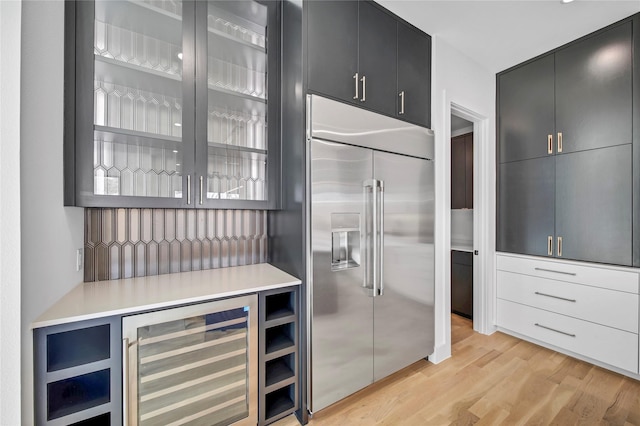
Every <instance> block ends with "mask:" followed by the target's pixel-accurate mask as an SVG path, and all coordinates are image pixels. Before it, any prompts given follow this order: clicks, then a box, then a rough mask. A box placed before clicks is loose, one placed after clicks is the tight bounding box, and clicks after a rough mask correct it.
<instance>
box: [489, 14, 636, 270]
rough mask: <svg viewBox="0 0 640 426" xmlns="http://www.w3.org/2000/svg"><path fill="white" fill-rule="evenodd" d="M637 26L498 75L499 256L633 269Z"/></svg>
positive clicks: (615, 29) (582, 41)
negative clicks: (634, 38)
mask: <svg viewBox="0 0 640 426" xmlns="http://www.w3.org/2000/svg"><path fill="white" fill-rule="evenodd" d="M632 24H633V22H632V20H626V21H624V22H622V23H619V24H615V25H613V26H611V27H609V28H607V29H605V30H601V31H599V32H596V33H594V34H592V35H589V36H587V37H585V38H583V39H580V40H578V41H576V42H574V43H571V44H569V45H567V46H565V47H563V48H561V49H558V50H556V51H555V52H552V53H550V54H545V55H544V56H542V57H540V58H538V59H535V60H533V61H530V62H527V63H525V64H523V65H522V66H518V67H516V68H514V69H512V70H508V71H506V72H503V73H501V74H499V75H498V78H497V82H498V101H499V104H498V127H499V131H498V136H499V139H498V141H499V142H498V143H499V147H498V161H499V164H498V209H497V210H498V223H497V249H498V251H505V252H513V253H522V254H531V255H540V256H553V257H558V258H565V259H572V260H582V261H592V262H602V263H611V264H618V265H626V266H631V265H632V264H633V259H632V253H633V241H634V238H633V229H632V219H633V218H632V216H633V209H634V207H633V206H632V200H633V197H632V183H633V173H634V172H633V150H632V142H633V140H632V131H633V124H632V111H633V93H634V88H633V85H632V75H633V67H632V52H633V43H632ZM636 72H637V70H636Z"/></svg>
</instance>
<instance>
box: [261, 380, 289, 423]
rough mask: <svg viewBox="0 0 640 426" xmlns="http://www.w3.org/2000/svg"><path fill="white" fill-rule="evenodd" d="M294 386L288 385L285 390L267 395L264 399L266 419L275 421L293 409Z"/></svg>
mask: <svg viewBox="0 0 640 426" xmlns="http://www.w3.org/2000/svg"><path fill="white" fill-rule="evenodd" d="M295 399H296V395H295V386H294V385H289V386H287V387H285V388H282V389H278V390H276V391H273V392H271V393H268V394H267V395H266V397H265V405H266V416H265V417H266V419H267V421H269V420H270V419H273V420H275V419H276V418H280V417H281V415H284V414H285V413H288V412H290V411H291V410H292V409H293V408H294V407H295V405H296V404H295Z"/></svg>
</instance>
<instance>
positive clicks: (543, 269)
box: [533, 268, 576, 277]
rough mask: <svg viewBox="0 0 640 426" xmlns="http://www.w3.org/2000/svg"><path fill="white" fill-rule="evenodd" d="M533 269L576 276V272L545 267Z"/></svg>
mask: <svg viewBox="0 0 640 426" xmlns="http://www.w3.org/2000/svg"><path fill="white" fill-rule="evenodd" d="M533 269H534V270H536V271H544V272H553V273H554V274H563V275H571V276H573V277H575V276H576V273H575V272H564V271H554V270H553V269H545V268H533Z"/></svg>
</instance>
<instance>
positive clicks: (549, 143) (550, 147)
mask: <svg viewBox="0 0 640 426" xmlns="http://www.w3.org/2000/svg"><path fill="white" fill-rule="evenodd" d="M547 154H553V135H548V136H547Z"/></svg>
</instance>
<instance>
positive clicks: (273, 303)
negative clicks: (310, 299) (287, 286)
mask: <svg viewBox="0 0 640 426" xmlns="http://www.w3.org/2000/svg"><path fill="white" fill-rule="evenodd" d="M294 296H295V293H293V292H286V293H278V294H273V295H271V296H267V297H266V301H265V311H266V312H265V320H266V321H267V322H271V321H275V320H279V319H282V318H286V317H291V316H293V315H295V313H296V312H295V309H294V306H295V300H293V298H294Z"/></svg>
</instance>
